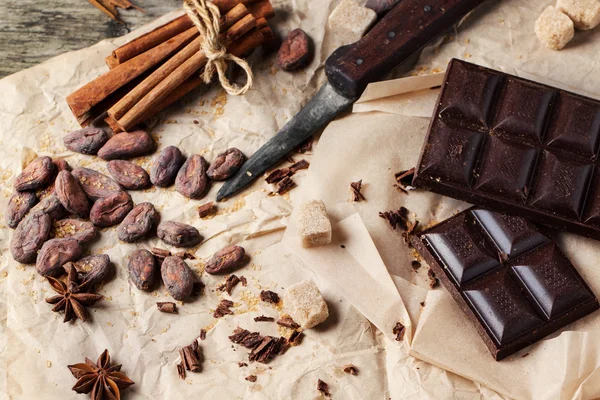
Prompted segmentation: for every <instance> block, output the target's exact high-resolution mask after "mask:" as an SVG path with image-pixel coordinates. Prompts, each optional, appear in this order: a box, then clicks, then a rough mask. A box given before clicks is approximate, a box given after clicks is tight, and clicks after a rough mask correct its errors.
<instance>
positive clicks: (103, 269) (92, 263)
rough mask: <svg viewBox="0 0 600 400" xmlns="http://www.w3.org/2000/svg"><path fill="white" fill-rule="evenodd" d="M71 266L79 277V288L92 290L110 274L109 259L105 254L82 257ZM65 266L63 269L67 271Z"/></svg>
mask: <svg viewBox="0 0 600 400" xmlns="http://www.w3.org/2000/svg"><path fill="white" fill-rule="evenodd" d="M68 264H71V265H72V266H73V267H74V268H75V269H76V270H77V272H78V273H79V275H81V278H80V282H81V286H83V287H86V288H92V287H94V286H95V285H96V284H98V283H100V282H102V281H103V280H104V279H106V277H107V276H108V274H109V273H110V257H109V256H108V255H107V254H98V255H94V256H87V257H83V258H82V259H80V260H79V261H76V262H73V263H68ZM68 264H65V266H64V268H65V269H67V265H68Z"/></svg>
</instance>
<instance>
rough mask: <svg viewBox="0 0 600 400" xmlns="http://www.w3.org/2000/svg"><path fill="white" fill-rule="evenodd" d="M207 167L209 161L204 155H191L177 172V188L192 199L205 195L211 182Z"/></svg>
mask: <svg viewBox="0 0 600 400" xmlns="http://www.w3.org/2000/svg"><path fill="white" fill-rule="evenodd" d="M207 168H208V163H207V162H206V160H205V159H204V157H202V156H200V155H198V154H194V155H193V156H191V157H189V158H188V159H187V160H186V162H185V163H183V166H182V167H181V169H180V170H179V172H178V173H177V178H176V179H175V190H177V191H178V192H179V193H181V194H182V195H184V196H185V197H187V198H190V199H200V198H202V197H204V195H205V194H206V191H207V189H208V184H209V182H208V176H207V175H206V170H207Z"/></svg>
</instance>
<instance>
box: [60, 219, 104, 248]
mask: <svg viewBox="0 0 600 400" xmlns="http://www.w3.org/2000/svg"><path fill="white" fill-rule="evenodd" d="M52 229H53V230H52V236H54V237H56V238H63V239H65V238H71V239H75V240H77V241H78V242H79V243H87V242H89V241H90V240H92V239H94V238H95V237H96V227H95V226H94V224H93V223H91V222H90V221H84V220H81V219H75V218H65V219H60V220H58V221H54V223H53V224H52Z"/></svg>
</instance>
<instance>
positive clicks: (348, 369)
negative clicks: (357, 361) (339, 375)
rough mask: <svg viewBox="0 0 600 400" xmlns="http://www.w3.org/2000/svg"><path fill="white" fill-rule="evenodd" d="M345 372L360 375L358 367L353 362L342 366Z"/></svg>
mask: <svg viewBox="0 0 600 400" xmlns="http://www.w3.org/2000/svg"><path fill="white" fill-rule="evenodd" d="M342 369H343V370H344V372H345V373H347V374H350V375H358V368H356V367H355V366H354V365H353V364H346V365H344V366H343V367H342Z"/></svg>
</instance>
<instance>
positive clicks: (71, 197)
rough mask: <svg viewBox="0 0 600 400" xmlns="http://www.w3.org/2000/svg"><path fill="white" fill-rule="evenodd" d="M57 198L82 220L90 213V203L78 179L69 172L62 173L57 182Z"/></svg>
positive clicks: (59, 174)
mask: <svg viewBox="0 0 600 400" xmlns="http://www.w3.org/2000/svg"><path fill="white" fill-rule="evenodd" d="M55 184H56V186H55V192H56V197H57V198H58V200H59V201H60V204H62V205H63V207H64V208H65V209H66V210H67V211H69V212H71V213H73V214H76V215H77V216H79V217H81V218H87V216H88V215H89V213H90V202H89V201H88V198H87V196H86V195H85V192H84V191H83V188H82V187H81V186H80V185H79V182H78V181H77V179H76V178H75V177H74V176H73V175H71V173H70V172H69V171H60V172H59V173H58V176H57V177H56V182H55Z"/></svg>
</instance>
